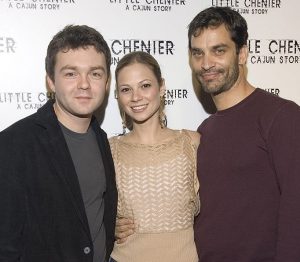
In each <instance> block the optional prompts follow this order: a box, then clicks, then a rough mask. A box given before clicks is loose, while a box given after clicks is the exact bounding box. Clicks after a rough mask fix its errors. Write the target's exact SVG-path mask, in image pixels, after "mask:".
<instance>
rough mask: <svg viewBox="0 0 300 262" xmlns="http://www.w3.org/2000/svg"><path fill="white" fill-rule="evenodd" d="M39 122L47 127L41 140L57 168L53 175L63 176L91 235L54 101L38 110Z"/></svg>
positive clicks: (74, 204) (80, 216)
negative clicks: (54, 108) (55, 111)
mask: <svg viewBox="0 0 300 262" xmlns="http://www.w3.org/2000/svg"><path fill="white" fill-rule="evenodd" d="M37 124H39V125H42V126H43V127H44V128H45V132H44V136H45V137H43V138H41V141H42V142H43V143H44V146H45V147H44V148H46V150H48V154H49V162H50V163H51V164H52V166H53V167H54V170H55V174H53V175H58V176H59V177H60V178H61V180H62V182H63V184H64V185H65V188H66V191H67V192H68V193H69V196H70V202H71V203H72V205H73V206H74V210H75V213H76V214H77V215H78V218H79V219H80V220H81V222H82V225H83V227H84V228H85V230H86V232H87V233H88V235H90V230H89V225H88V220H87V216H86V212H85V207H84V203H83V199H82V195H81V190H80V185H79V181H78V177H77V174H76V171H75V167H74V164H73V161H72V158H71V155H70V152H69V150H68V146H67V143H66V141H65V138H64V135H63V133H62V130H61V128H60V126H59V123H58V120H57V118H56V115H55V113H54V110H53V101H51V100H49V101H48V102H47V103H46V104H45V105H44V106H43V107H42V108H41V109H39V110H38V112H37Z"/></svg>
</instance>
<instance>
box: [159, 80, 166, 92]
mask: <svg viewBox="0 0 300 262" xmlns="http://www.w3.org/2000/svg"><path fill="white" fill-rule="evenodd" d="M165 92H166V85H165V79H164V78H163V79H162V83H161V86H160V88H159V95H160V96H164V95H165Z"/></svg>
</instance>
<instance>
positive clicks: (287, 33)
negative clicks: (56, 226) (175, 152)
mask: <svg viewBox="0 0 300 262" xmlns="http://www.w3.org/2000/svg"><path fill="white" fill-rule="evenodd" d="M209 6H230V7H232V8H234V9H235V10H237V11H238V12H240V13H241V14H242V15H243V16H244V17H245V18H246V20H247V22H248V26H249V59H248V66H247V68H248V72H247V74H248V79H249V81H250V82H251V83H252V84H253V85H254V86H256V87H260V88H262V89H265V90H267V91H269V92H271V93H273V94H275V95H278V96H280V97H284V98H287V99H290V100H293V101H295V102H296V103H298V104H300V85H299V81H300V30H299V27H300V19H299V11H300V1H299V0H0V76H1V85H0V116H1V117H0V130H3V129H4V128H6V127H8V126H9V125H11V124H12V123H14V122H16V121H17V120H19V119H21V118H23V117H25V116H27V115H29V114H32V113H34V112H35V111H36V110H37V109H38V108H39V107H41V106H42V105H43V104H44V103H45V102H46V101H47V99H48V98H49V96H50V94H49V93H48V92H47V90H46V84H45V69H44V60H45V55H46V49H47V45H48V43H49V41H50V40H51V38H52V37H53V35H54V34H56V33H57V32H58V31H59V30H61V29H62V28H63V27H64V26H65V25H67V24H86V25H88V26H92V27H94V28H96V29H97V30H98V31H100V32H101V33H102V34H103V36H104V37H105V39H106V40H107V42H108V44H109V46H110V49H111V52H112V61H111V64H112V81H111V88H110V95H109V98H108V101H107V105H106V107H105V111H104V114H103V115H102V117H101V122H102V127H103V129H105V130H106V132H107V133H108V136H112V135H115V134H118V133H121V132H122V124H121V118H120V115H119V110H118V105H117V101H116V100H115V99H114V96H113V91H114V88H115V80H114V76H113V75H114V69H115V67H116V64H117V63H118V61H119V59H120V58H121V57H122V56H123V55H125V54H127V53H129V52H131V51H135V50H143V51H147V52H149V53H150V54H152V55H153V56H154V57H155V58H156V59H157V60H158V61H159V63H160V65H161V69H162V73H163V75H164V78H165V80H166V86H167V91H166V94H165V98H166V114H167V117H168V126H169V127H171V128H176V129H181V128H187V129H192V130H195V129H196V128H197V127H198V125H199V124H200V123H201V122H202V121H203V120H204V119H205V118H206V117H207V116H208V115H209V114H210V113H211V112H212V111H211V106H210V105H209V103H210V102H209V101H206V100H205V99H203V98H202V97H201V95H199V92H198V91H197V83H196V82H195V81H194V80H193V77H192V74H191V70H190V67H189V62H188V39H187V30H188V29H187V27H188V24H189V22H190V21H191V20H192V19H193V17H194V16H195V15H196V14H197V13H198V12H199V11H201V10H202V9H204V8H206V7H209Z"/></svg>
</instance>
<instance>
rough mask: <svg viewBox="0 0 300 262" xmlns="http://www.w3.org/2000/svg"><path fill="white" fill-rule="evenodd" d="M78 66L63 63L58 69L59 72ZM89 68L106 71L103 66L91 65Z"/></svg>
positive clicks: (74, 68)
mask: <svg viewBox="0 0 300 262" xmlns="http://www.w3.org/2000/svg"><path fill="white" fill-rule="evenodd" d="M77 68H78V67H77V66H71V65H65V66H63V67H62V68H61V69H60V72H62V71H64V70H76V69H77ZM90 70H102V71H103V72H106V70H105V68H104V67H103V66H100V65H99V66H92V67H90Z"/></svg>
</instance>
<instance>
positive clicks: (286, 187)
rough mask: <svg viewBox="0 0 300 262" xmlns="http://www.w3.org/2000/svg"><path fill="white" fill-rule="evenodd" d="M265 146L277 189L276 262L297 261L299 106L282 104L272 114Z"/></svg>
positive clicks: (299, 228) (299, 253)
mask: <svg viewBox="0 0 300 262" xmlns="http://www.w3.org/2000/svg"><path fill="white" fill-rule="evenodd" d="M268 141H269V145H268V146H269V149H270V154H271V158H272V162H273V164H274V167H275V172H276V175H277V179H278V184H279V188H280V192H281V196H280V208H279V218H278V239H277V250H276V259H275V261H276V262H298V261H300V248H299V243H300V107H299V106H297V105H296V104H287V105H285V106H284V107H283V108H282V109H281V110H280V111H279V113H278V114H277V115H276V117H275V119H274V122H273V125H272V127H271V130H270V135H269V140H268Z"/></svg>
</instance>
